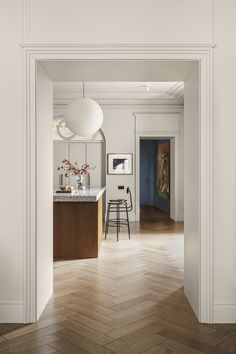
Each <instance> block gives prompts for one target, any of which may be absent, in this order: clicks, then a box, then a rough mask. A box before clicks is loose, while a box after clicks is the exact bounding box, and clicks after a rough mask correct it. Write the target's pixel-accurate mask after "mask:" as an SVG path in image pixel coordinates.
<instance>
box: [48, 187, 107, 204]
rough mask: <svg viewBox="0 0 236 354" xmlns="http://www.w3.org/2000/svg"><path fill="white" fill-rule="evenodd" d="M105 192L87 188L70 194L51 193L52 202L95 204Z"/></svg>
mask: <svg viewBox="0 0 236 354" xmlns="http://www.w3.org/2000/svg"><path fill="white" fill-rule="evenodd" d="M104 192H105V187H104V188H88V189H86V190H84V191H78V192H77V191H75V192H72V193H53V201H54V202H97V201H98V199H99V198H100V197H101V195H102V194H103V193H104Z"/></svg>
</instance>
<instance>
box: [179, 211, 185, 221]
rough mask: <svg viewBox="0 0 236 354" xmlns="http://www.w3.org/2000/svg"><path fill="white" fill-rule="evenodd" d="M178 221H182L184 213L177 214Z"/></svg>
mask: <svg viewBox="0 0 236 354" xmlns="http://www.w3.org/2000/svg"><path fill="white" fill-rule="evenodd" d="M178 221H184V212H179V217H178Z"/></svg>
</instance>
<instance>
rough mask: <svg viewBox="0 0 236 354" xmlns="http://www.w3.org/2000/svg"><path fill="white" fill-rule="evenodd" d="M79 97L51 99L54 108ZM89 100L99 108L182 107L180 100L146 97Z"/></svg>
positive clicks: (68, 96)
mask: <svg viewBox="0 0 236 354" xmlns="http://www.w3.org/2000/svg"><path fill="white" fill-rule="evenodd" d="M81 97H82V96H81V95H77V94H75V95H74V94H72V95H71V94H68V95H62V96H61V97H57V95H56V96H55V97H54V99H53V104H54V106H58V105H64V106H67V105H68V104H69V103H70V102H72V101H73V100H74V99H76V98H81ZM89 97H90V98H92V99H94V100H96V101H97V102H98V103H99V104H100V105H101V106H109V105H116V106H117V105H119V106H126V107H127V106H130V105H131V106H133V105H135V106H164V107H166V106H169V107H172V106H177V107H183V106H184V100H183V99H182V98H175V97H170V98H147V97H141V98H138V97H115V95H114V96H113V95H111V96H110V97H99V96H96V95H91V96H89Z"/></svg>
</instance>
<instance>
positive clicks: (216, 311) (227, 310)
mask: <svg viewBox="0 0 236 354" xmlns="http://www.w3.org/2000/svg"><path fill="white" fill-rule="evenodd" d="M213 323H236V301H232V302H226V301H225V302H218V301H215V302H214V303H213Z"/></svg>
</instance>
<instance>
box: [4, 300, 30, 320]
mask: <svg viewBox="0 0 236 354" xmlns="http://www.w3.org/2000/svg"><path fill="white" fill-rule="evenodd" d="M23 313H24V302H23V301H1V302H0V318H1V323H22V318H24V315H23Z"/></svg>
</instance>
